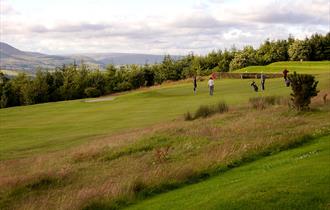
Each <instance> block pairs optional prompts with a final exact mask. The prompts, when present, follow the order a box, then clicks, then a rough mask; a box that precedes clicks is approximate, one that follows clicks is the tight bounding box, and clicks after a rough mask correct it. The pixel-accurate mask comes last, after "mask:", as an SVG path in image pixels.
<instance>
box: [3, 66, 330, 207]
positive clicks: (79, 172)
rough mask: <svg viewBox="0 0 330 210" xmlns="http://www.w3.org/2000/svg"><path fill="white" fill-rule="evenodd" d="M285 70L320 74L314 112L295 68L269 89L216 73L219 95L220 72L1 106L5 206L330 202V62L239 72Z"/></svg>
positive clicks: (319, 204)
mask: <svg viewBox="0 0 330 210" xmlns="http://www.w3.org/2000/svg"><path fill="white" fill-rule="evenodd" d="M283 69H288V70H289V74H292V73H293V72H297V73H299V74H312V75H313V76H315V79H316V80H317V81H318V85H317V90H319V93H318V95H317V96H316V97H314V98H313V99H312V102H311V105H310V108H311V109H310V110H308V111H303V112H298V111H296V110H294V109H293V108H292V106H290V93H292V90H291V87H286V86H285V83H284V80H283V78H274V79H268V78H267V79H266V81H265V90H264V91H261V90H259V91H258V92H255V91H254V90H253V89H252V87H251V86H250V84H251V82H252V81H253V80H254V81H255V82H256V83H257V85H258V86H260V79H216V80H215V88H214V95H213V96H210V95H209V89H208V85H207V80H208V77H200V78H199V80H198V82H197V93H196V94H194V92H193V85H192V80H191V79H187V80H182V81H177V82H167V83H163V84H162V85H157V86H151V87H148V88H147V87H145V88H141V89H137V90H132V91H127V92H121V93H117V94H114V95H109V96H102V97H100V98H95V100H94V99H78V100H70V101H59V102H50V103H41V104H35V105H28V106H18V107H10V108H4V109H0V209H124V208H127V209H329V208H330V190H329V189H330V187H329V186H330V167H329V166H330V162H329V161H330V120H329V119H330V101H329V98H330V61H319V62H317V61H315V62H312V61H310V62H307V61H306V62H276V63H272V64H270V65H267V66H250V67H246V68H243V69H239V70H237V71H235V73H245V72H248V73H261V72H263V73H282V71H283ZM326 94H327V96H328V98H326V96H325V95H326ZM253 98H268V99H269V100H270V101H271V102H269V103H266V102H265V104H262V107H261V108H260V107H258V106H257V107H254V106H253V104H252V101H253V100H252V99H253ZM219 103H223V104H225V105H226V106H227V107H228V110H225V111H223V112H221V113H216V114H214V115H212V116H210V117H202V118H198V119H194V120H185V117H184V116H185V114H186V113H187V112H189V113H192V114H193V113H196V110H198V108H199V107H201V106H216V105H217V104H219Z"/></svg>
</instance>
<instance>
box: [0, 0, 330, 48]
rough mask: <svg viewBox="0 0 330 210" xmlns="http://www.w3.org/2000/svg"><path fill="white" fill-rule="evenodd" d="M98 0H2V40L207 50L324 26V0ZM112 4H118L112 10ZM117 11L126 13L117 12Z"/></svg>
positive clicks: (23, 43)
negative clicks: (40, 1) (18, 1)
mask: <svg viewBox="0 0 330 210" xmlns="http://www.w3.org/2000/svg"><path fill="white" fill-rule="evenodd" d="M22 1H23V0H22ZM33 1H34V0H31V1H30V3H31V4H33ZM61 1H62V0H61ZM63 1H64V0H63ZM67 1H69V0H67ZM125 1H126V2H127V1H129V0H125ZM144 1H145V2H147V1H148V2H149V0H144ZM93 2H94V1H93ZM100 2H103V5H102V7H105V8H101V6H100V5H97V4H96V3H95V4H96V5H94V4H91V2H88V1H87V2H86V1H84V2H82V4H81V5H80V6H81V8H80V7H79V8H71V7H70V4H68V6H67V7H68V8H65V9H64V10H63V11H58V10H55V9H58V6H54V4H51V5H52V6H53V7H55V8H54V10H55V11H52V10H51V9H50V8H41V9H43V10H40V8H38V9H39V10H40V12H39V13H38V12H36V14H35V15H34V13H33V12H34V11H35V10H34V7H32V6H31V7H29V8H28V9H26V10H24V11H23V9H22V8H23V7H19V5H13V4H12V5H11V4H9V1H6V0H0V4H1V6H2V5H6V6H5V7H3V8H1V9H2V10H1V11H2V12H4V13H1V14H2V16H3V18H1V27H0V34H1V38H0V39H1V41H4V42H8V43H9V44H12V45H14V46H15V47H18V48H21V49H23V50H29V51H36V50H39V51H42V52H46V53H54V54H59V53H79V52H141V53H161V54H163V53H165V52H166V53H171V54H186V53H189V52H190V51H194V52H195V53H206V52H208V51H210V50H212V49H217V48H220V49H224V48H230V47H231V46H232V45H234V44H235V45H236V46H237V47H242V46H244V45H253V46H255V47H257V46H258V45H259V44H260V43H261V42H263V41H264V40H265V39H267V38H270V39H279V38H287V37H288V35H289V34H292V35H294V36H295V37H299V38H304V37H305V36H307V35H311V34H313V33H316V32H318V33H327V32H328V31H329V7H328V6H329V3H328V1H327V0H287V1H284V0H283V1H281V0H270V1H266V0H255V1H253V2H251V1H243V0H236V1H225V0H207V1H206V0H205V1H202V0H198V1H195V2H193V3H192V4H188V2H189V1H188V0H183V1H180V3H175V2H176V1H174V0H169V1H168V5H167V6H166V4H164V2H163V1H162V4H161V5H157V3H155V2H156V1H150V2H149V4H146V5H145V7H146V8H144V7H143V5H142V6H141V5H131V6H130V7H129V8H128V9H127V11H126V10H124V9H123V8H125V7H124V6H123V5H110V4H109V5H106V2H108V1H101V0H100ZM109 2H112V3H113V1H109ZM131 2H133V1H131ZM44 4H45V3H44ZM113 4H114V3H113ZM135 4H136V2H135ZM45 5H46V4H45ZM325 5H328V6H325ZM71 6H72V5H71ZM16 7H17V8H16ZM26 7H27V5H24V8H26ZM44 7H46V6H44ZM135 7H136V10H134V8H135ZM108 8H110V9H108ZM115 8H121V9H123V10H120V11H115ZM171 8H173V9H172V10H171ZM21 10H22V11H21ZM107 10H109V12H106V11H107ZM70 11H71V16H69V15H68V14H69V13H70ZM72 11H73V12H72ZM87 11H94V12H90V13H87ZM121 12H122V13H123V14H125V15H122V16H121V15H118V14H120V13H121ZM85 13H86V14H85ZM129 13H131V14H129ZM47 14H49V15H47ZM55 14H57V16H56V15H55ZM84 14H85V16H84Z"/></svg>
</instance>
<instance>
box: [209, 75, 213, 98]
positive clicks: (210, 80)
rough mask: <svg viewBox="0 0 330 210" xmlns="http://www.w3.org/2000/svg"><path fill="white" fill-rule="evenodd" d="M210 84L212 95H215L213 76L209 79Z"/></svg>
mask: <svg viewBox="0 0 330 210" xmlns="http://www.w3.org/2000/svg"><path fill="white" fill-rule="evenodd" d="M208 85H209V88H210V96H213V91H214V81H213V78H212V77H210V79H209V81H208Z"/></svg>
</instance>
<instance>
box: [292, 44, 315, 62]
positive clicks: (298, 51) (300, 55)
mask: <svg viewBox="0 0 330 210" xmlns="http://www.w3.org/2000/svg"><path fill="white" fill-rule="evenodd" d="M310 53H311V47H310V45H308V40H295V42H293V43H292V44H291V45H290V46H289V49H288V54H289V57H290V60H292V61H300V60H304V61H308V60H309V56H310Z"/></svg>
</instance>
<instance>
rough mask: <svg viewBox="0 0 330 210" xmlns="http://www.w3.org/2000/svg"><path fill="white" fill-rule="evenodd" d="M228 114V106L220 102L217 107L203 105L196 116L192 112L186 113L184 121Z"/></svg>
mask: <svg viewBox="0 0 330 210" xmlns="http://www.w3.org/2000/svg"><path fill="white" fill-rule="evenodd" d="M224 112H228V105H227V104H226V103H225V102H223V101H220V102H219V103H217V104H216V105H201V106H200V107H199V108H198V109H197V110H196V112H195V114H194V115H192V114H191V113H190V112H186V113H185V114H184V119H185V120H187V121H189V120H195V119H198V118H206V117H210V116H212V115H214V114H216V113H224Z"/></svg>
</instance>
